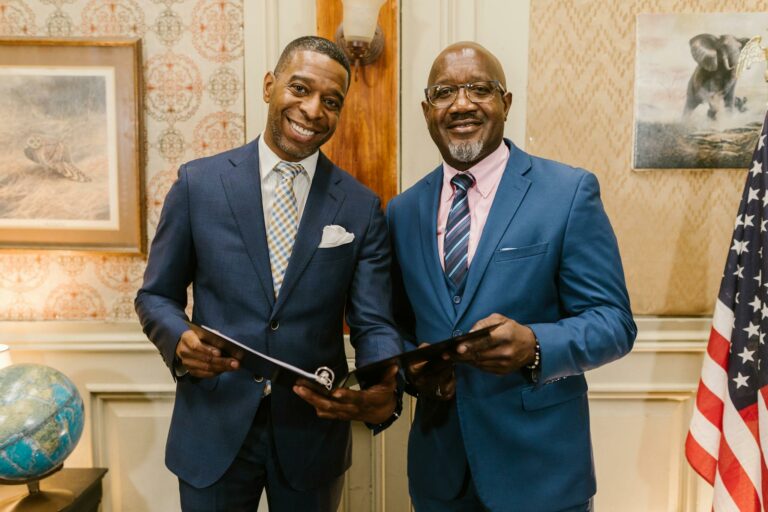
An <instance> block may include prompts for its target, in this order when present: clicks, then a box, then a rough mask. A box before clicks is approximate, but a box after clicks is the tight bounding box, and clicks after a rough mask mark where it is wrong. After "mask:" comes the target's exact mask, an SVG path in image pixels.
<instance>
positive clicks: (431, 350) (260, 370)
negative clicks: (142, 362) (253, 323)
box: [187, 322, 498, 393]
mask: <svg viewBox="0 0 768 512" xmlns="http://www.w3.org/2000/svg"><path fill="white" fill-rule="evenodd" d="M187 325H188V326H189V328H190V329H192V330H193V331H194V332H195V334H197V336H198V338H200V339H201V340H202V341H204V342H205V343H207V344H208V345H211V346H214V347H216V348H218V349H219V350H221V351H222V352H223V353H224V354H225V355H226V356H228V357H233V358H235V359H237V360H238V361H240V366H241V368H244V369H246V370H248V371H250V372H252V373H253V374H254V375H259V376H261V377H265V378H267V379H270V380H272V381H273V382H277V383H280V384H285V385H287V386H291V385H293V383H294V382H296V380H298V379H305V380H306V381H308V382H309V383H310V385H312V387H313V388H315V389H316V390H318V391H321V392H324V393H328V392H330V391H332V390H334V389H336V388H340V387H345V388H351V387H356V386H360V387H362V388H367V387H368V386H371V385H373V384H376V383H377V382H380V381H381V379H382V378H383V376H384V375H385V374H386V372H387V369H388V368H389V367H390V366H392V365H393V364H397V365H398V366H399V367H400V368H403V367H405V366H408V365H411V364H417V363H421V362H424V361H432V360H441V359H442V354H443V353H444V352H447V351H450V350H454V349H455V348H456V347H457V346H458V345H459V344H460V343H463V342H465V341H473V340H478V339H480V338H484V337H486V336H487V335H488V333H490V332H491V331H492V330H493V329H494V328H496V327H497V326H498V324H496V325H491V326H489V327H486V328H484V329H479V330H477V331H473V332H470V333H467V334H463V335H461V336H456V337H453V338H448V339H446V340H443V341H438V342H435V343H432V344H430V345H426V346H424V347H420V348H416V349H413V350H409V351H407V352H403V353H401V354H397V355H395V356H391V357H388V358H386V359H382V360H381V361H377V362H375V363H371V364H367V365H365V366H361V367H360V368H357V369H355V370H353V371H351V372H349V373H348V374H347V375H346V376H345V377H341V378H338V379H337V378H336V372H334V371H333V370H332V369H331V368H328V367H327V366H321V367H320V368H317V369H316V370H315V371H314V372H309V371H306V370H303V369H301V368H298V367H296V366H294V365H292V364H290V363H286V362H285V361H281V360H279V359H276V358H274V357H271V356H269V355H267V354H264V353H262V352H259V351H258V350H256V349H254V348H252V347H249V346H247V345H245V344H244V343H242V342H240V341H237V340H235V339H232V338H230V337H229V336H227V335H225V334H223V333H220V332H219V331H217V330H215V329H211V328H210V327H206V326H204V325H197V324H194V323H192V322H187Z"/></svg>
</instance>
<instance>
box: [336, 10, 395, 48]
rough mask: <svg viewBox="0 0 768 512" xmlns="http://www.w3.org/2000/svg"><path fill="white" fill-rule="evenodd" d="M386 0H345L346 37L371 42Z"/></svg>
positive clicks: (350, 39)
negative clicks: (380, 11) (380, 10)
mask: <svg viewBox="0 0 768 512" xmlns="http://www.w3.org/2000/svg"><path fill="white" fill-rule="evenodd" d="M384 2H385V0H344V22H343V26H344V39H346V40H347V41H348V42H353V41H361V42H364V43H370V42H371V40H372V39H373V35H374V33H375V32H376V21H377V20H378V18H379V9H381V6H382V5H384Z"/></svg>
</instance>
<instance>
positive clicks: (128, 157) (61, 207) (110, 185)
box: [0, 38, 145, 253]
mask: <svg viewBox="0 0 768 512" xmlns="http://www.w3.org/2000/svg"><path fill="white" fill-rule="evenodd" d="M140 77H141V45H140V41H139V40H138V39H120V40H100V39H87V40H86V39H65V40H54V39H27V38H23V39H22V38H16V39H13V38H12V39H0V119H2V122H1V123H0V248H33V249H82V250H93V251H99V252H120V253H144V252H145V227H144V214H143V210H144V208H143V205H144V200H143V197H142V196H143V177H142V157H141V151H140V148H141V123H140V120H141V113H142V109H141V82H140Z"/></svg>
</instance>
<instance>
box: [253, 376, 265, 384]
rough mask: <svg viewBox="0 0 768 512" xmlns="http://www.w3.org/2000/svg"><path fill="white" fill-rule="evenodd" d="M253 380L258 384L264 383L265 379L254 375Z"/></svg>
mask: <svg viewBox="0 0 768 512" xmlns="http://www.w3.org/2000/svg"><path fill="white" fill-rule="evenodd" d="M253 380H255V381H256V382H264V377H262V376H261V375H254V376H253Z"/></svg>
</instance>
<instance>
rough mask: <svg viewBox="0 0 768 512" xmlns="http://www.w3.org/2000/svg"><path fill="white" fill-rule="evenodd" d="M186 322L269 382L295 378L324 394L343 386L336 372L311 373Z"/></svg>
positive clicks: (288, 383) (324, 369)
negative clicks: (305, 381) (304, 380)
mask: <svg viewBox="0 0 768 512" xmlns="http://www.w3.org/2000/svg"><path fill="white" fill-rule="evenodd" d="M187 325H188V326H189V328H190V329H192V330H193V331H194V332H195V334H197V337H198V338H200V339H201V340H202V341H204V342H205V343H207V344H208V345H211V346H214V347H216V348H218V349H219V350H221V352H222V353H223V355H225V356H227V357H232V358H234V359H237V360H238V361H240V367H241V368H244V369H245V370H248V371H250V372H252V373H253V374H254V375H258V376H260V377H264V378H267V379H270V380H271V381H272V382H276V383H280V384H285V385H286V386H292V385H293V384H294V383H295V382H296V381H297V380H298V379H300V378H301V379H306V380H307V381H308V382H309V383H310V385H312V387H314V388H315V389H316V390H318V391H321V392H325V393H327V392H329V391H331V390H332V389H335V388H337V387H339V386H340V385H342V383H341V382H336V378H335V372H334V371H333V370H332V369H330V368H328V367H326V366H321V367H320V368H318V369H316V370H315V372H314V373H310V372H308V371H305V370H302V369H301V368H299V367H297V366H294V365H292V364H290V363H286V362H285V361H281V360H279V359H276V358H274V357H271V356H269V355H267V354H264V353H262V352H259V351H258V350H256V349H254V348H252V347H249V346H247V345H245V344H244V343H242V342H240V341H237V340H235V339H232V338H230V337H229V336H227V335H225V334H223V333H221V332H219V331H217V330H216V329H211V328H210V327H206V326H204V325H197V324H194V323H192V322H187Z"/></svg>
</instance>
